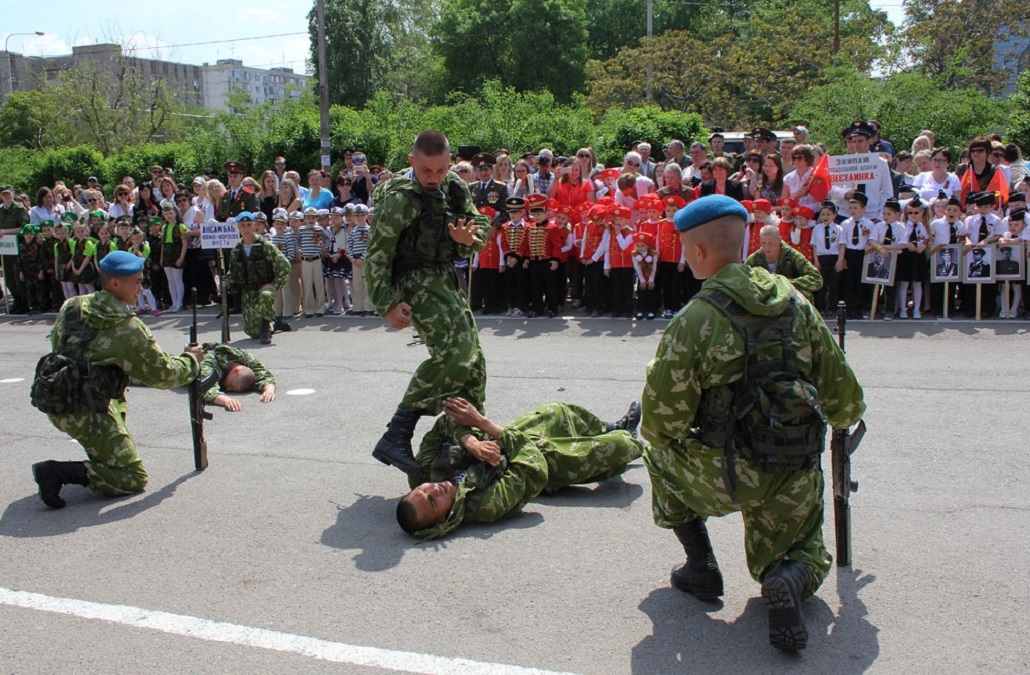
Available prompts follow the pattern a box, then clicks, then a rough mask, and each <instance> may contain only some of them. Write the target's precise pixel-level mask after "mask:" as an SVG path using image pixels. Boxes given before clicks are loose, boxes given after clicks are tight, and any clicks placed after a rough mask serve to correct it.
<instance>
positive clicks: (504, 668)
mask: <svg viewBox="0 0 1030 675" xmlns="http://www.w3.org/2000/svg"><path fill="white" fill-rule="evenodd" d="M0 605H8V606H10V607H21V608H23V609H36V610H39V611H42V612H53V613H55V614H66V615H69V616H75V617H79V618H82V619H99V620H101V621H110V622H112V623H118V624H122V625H124V626H133V627H135V628H146V629H148V630H156V631H160V632H162V633H169V634H171V635H182V636H185V637H191V638H197V639H199V640H207V641H209V642H225V643H229V644H237V645H243V646H245V647H257V648H259V649H268V650H271V651H276V652H287V653H290V654H297V655H300V656H307V657H311V658H314V659H319V660H322V661H330V662H332V663H347V664H353V665H356V666H368V667H370V668H385V669H387V670H395V671H399V672H402V673H431V674H433V675H436V674H439V675H466V674H476V673H482V674H483V675H570V674H568V673H556V672H555V671H550V670H537V669H535V668H522V667H520V666H510V665H506V664H503V663H483V662H479V661H470V660H468V659H458V658H450V657H447V656H436V655H433V654H418V653H416V652H401V651H394V650H392V649H380V648H378V647H361V646H358V645H348V644H343V643H342V642H330V641H328V640H320V639H318V638H311V637H305V636H303V635H292V634H290V633H279V632H277V631H274V630H267V629H265V628H254V627H251V626H240V625H238V624H234V623H225V622H223V621H211V620H209V619H198V618H197V617H193V616H184V615H182V614H170V613H168V612H159V611H154V610H149V609H143V608H141V607H131V606H129V605H107V604H102V603H99V602H88V601H86V600H74V599H71V598H55V597H51V596H48V595H41V594H39V593H28V592H26V591H12V590H10V589H7V588H0Z"/></svg>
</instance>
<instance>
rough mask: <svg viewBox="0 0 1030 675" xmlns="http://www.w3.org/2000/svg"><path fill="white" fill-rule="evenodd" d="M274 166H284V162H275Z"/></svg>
mask: <svg viewBox="0 0 1030 675" xmlns="http://www.w3.org/2000/svg"><path fill="white" fill-rule="evenodd" d="M275 165H276V166H286V162H276V163H275Z"/></svg>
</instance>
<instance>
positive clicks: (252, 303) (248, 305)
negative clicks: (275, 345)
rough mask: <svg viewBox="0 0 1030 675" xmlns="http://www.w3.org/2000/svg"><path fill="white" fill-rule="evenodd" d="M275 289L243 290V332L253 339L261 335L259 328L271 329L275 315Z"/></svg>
mask: <svg viewBox="0 0 1030 675" xmlns="http://www.w3.org/2000/svg"><path fill="white" fill-rule="evenodd" d="M278 294H279V292H278V290H275V291H243V295H242V297H243V332H244V333H246V334H247V336H248V337H252V338H254V339H255V340H256V339H257V338H259V337H261V329H262V328H268V329H269V331H271V328H272V327H271V323H272V318H273V317H274V316H275V298H276V296H277V295H278Z"/></svg>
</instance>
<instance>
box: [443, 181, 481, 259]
mask: <svg viewBox="0 0 1030 675" xmlns="http://www.w3.org/2000/svg"><path fill="white" fill-rule="evenodd" d="M448 175H449V176H450V174H448ZM454 180H455V181H457V182H458V183H459V184H460V185H461V187H462V189H463V190H464V191H465V211H464V212H463V213H459V214H458V217H459V218H463V219H464V220H465V221H466V222H468V221H469V220H471V221H472V222H474V223H475V224H476V227H477V229H476V230H475V231H474V232H473V234H474V235H475V236H476V239H478V240H479V241H477V242H473V244H472V245H471V246H465V245H464V244H458V254H459V255H460V256H461V257H463V258H471V257H472V256H473V255H475V254H476V253H478V252H479V251H482V250H483V248H484V247H485V246H486V231H487V230H488V229H490V219H489V218H487V217H486V216H484V215H483V214H482V213H480V212H479V211H478V210H477V209H476V205H475V203H474V202H473V201H472V192H471V191H469V187H468V185H467V184H466V183H465V181H463V180H461V179H460V178H458V177H457V174H454Z"/></svg>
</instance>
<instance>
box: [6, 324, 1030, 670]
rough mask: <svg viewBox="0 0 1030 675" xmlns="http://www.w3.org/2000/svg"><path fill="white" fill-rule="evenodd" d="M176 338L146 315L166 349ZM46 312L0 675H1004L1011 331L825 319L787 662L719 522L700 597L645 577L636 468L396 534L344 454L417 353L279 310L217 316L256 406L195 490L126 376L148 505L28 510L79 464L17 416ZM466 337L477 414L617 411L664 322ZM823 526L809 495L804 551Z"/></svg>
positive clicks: (1020, 411) (1012, 644)
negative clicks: (820, 456) (809, 552)
mask: <svg viewBox="0 0 1030 675" xmlns="http://www.w3.org/2000/svg"><path fill="white" fill-rule="evenodd" d="M187 319H188V316H187V315H186V314H175V315H164V316H161V317H158V318H150V317H148V318H147V319H146V322H147V324H148V325H149V326H150V327H151V328H152V329H153V331H154V333H155V335H156V337H157V339H158V341H159V342H160V343H161V344H162V345H163V346H164V347H165V348H166V349H169V350H178V349H180V348H181V347H182V345H183V344H184V343H185V342H186V338H187V329H188V323H187ZM201 319H202V320H201V327H200V328H201V340H208V341H214V340H217V339H218V335H219V328H218V326H219V324H218V321H217V320H216V319H215V316H214V313H213V312H212V311H210V310H205V311H204V312H203V316H202V317H201ZM52 321H53V317H52V316H49V317H47V316H42V317H31V318H30V317H2V318H0V336H2V337H0V397H2V399H3V400H4V401H5V402H6V405H5V408H4V413H3V424H2V427H0V439H2V440H0V445H2V447H3V449H4V450H3V452H2V453H0V511H2V512H0V635H2V636H3V639H2V640H0V672H3V673H77V674H78V673H82V674H85V673H112V672H117V673H153V674H161V673H168V674H174V675H179V674H181V673H209V672H210V673H248V674H250V673H380V672H382V673H386V672H398V671H400V672H419V673H423V672H424V673H445V672H446V673H471V672H484V673H504V672H510V673H527V672H544V671H547V672H572V673H599V674H607V673H638V674H650V673H725V674H731V673H733V674H735V673H775V672H791V673H831V672H832V673H843V674H848V673H861V672H884V673H906V674H912V673H935V674H936V673H971V672H978V673H1016V672H1028V671H1030V641H1028V640H1027V635H1028V634H1030V625H1028V624H1030V622H1028V619H1027V614H1026V607H1027V604H1028V601H1030V589H1028V585H1027V582H1026V572H1027V561H1028V560H1030V536H1028V535H1030V532H1028V529H1030V527H1028V523H1030V519H1028V511H1030V496H1028V495H1030V489H1028V488H1030V480H1028V479H1030V469H1028V465H1030V462H1028V460H1027V455H1026V452H1025V450H1026V446H1025V439H1026V438H1027V436H1028V431H1030V430H1028V426H1030V425H1028V422H1027V416H1026V413H1025V410H1024V408H1025V407H1026V405H1027V370H1026V366H1025V365H1024V363H1025V360H1026V357H1027V356H1028V355H1030V350H1028V343H1027V335H1026V333H1027V328H1028V327H1030V322H1023V321H990V322H983V323H980V324H973V323H971V322H960V321H948V322H943V321H942V322H935V321H930V320H924V321H920V322H914V321H894V322H891V323H888V324H885V323H883V322H876V323H873V322H868V321H856V322H851V323H850V324H849V332H848V340H847V349H848V357H849V359H850V361H851V363H852V365H853V366H854V368H855V369H856V371H857V373H858V375H859V378H860V380H861V382H862V384H863V385H864V387H865V394H866V401H867V403H868V407H869V410H868V413H867V415H866V418H865V419H866V422H867V424H868V428H869V430H868V433H867V434H866V437H865V440H864V441H863V444H862V447H861V448H860V450H859V452H858V454H857V455H856V456H855V459H854V468H853V471H854V478H855V479H856V480H858V481H859V483H860V489H859V491H858V493H857V494H855V495H853V498H852V520H853V526H854V539H853V545H854V563H853V565H852V566H851V567H849V568H838V567H834V569H833V571H832V572H831V574H830V576H829V578H828V579H827V580H826V583H825V584H824V585H823V586H822V588H821V589H820V591H819V593H818V594H817V595H816V596H815V597H814V598H813V599H812V600H811V601H810V602H808V603H807V604H806V606H805V612H806V617H807V619H808V625H809V630H810V634H811V637H810V640H809V646H808V649H806V650H805V651H804V652H802V653H800V654H798V655H786V654H782V653H779V652H777V651H776V650H775V649H773V648H771V647H770V646H769V645H768V643H767V640H766V613H765V609H764V606H763V604H762V601H761V597H760V588H759V585H758V584H757V583H756V582H754V581H753V580H752V579H751V578H750V577H749V576H748V573H747V570H746V567H745V564H744V555H743V532H742V527H741V521H740V518H739V517H738V516H730V517H726V518H721V519H713V520H711V521H709V528H710V531H711V534H712V539H713V542H714V546H715V551H716V554H717V556H718V558H719V561H720V564H721V566H722V568H723V572H724V575H725V578H726V596H725V599H724V602H723V603H720V604H716V605H706V604H703V603H700V602H697V601H696V600H694V599H693V598H692V597H690V596H686V595H684V594H682V593H680V592H679V591H677V590H675V589H673V588H671V587H670V585H669V572H670V570H671V568H672V567H673V566H674V565H675V564H677V563H679V562H681V561H682V558H683V554H682V549H681V548H680V547H679V544H678V542H677V541H676V539H675V537H674V536H673V534H672V533H671V532H668V531H665V530H661V529H659V528H658V527H656V526H655V525H654V524H653V522H652V520H651V509H650V498H651V489H650V483H649V481H648V476H647V471H646V470H645V469H644V467H643V464H642V463H641V462H640V461H639V460H638V461H637V462H635V463H634V464H633V465H632V466H631V468H630V470H629V471H628V472H627V473H626V474H624V475H623V476H622V477H620V478H617V479H614V480H611V481H608V482H606V483H603V484H600V485H593V486H585V487H576V488H572V489H568V490H565V491H563V492H561V493H558V494H556V495H552V496H548V497H543V498H540V499H538V500H536V501H535V502H534V503H532V504H531V505H529V506H528V507H527V508H526V509H525V511H524V512H523V513H522V514H521V515H518V516H516V517H514V518H512V519H510V520H507V521H504V522H502V523H498V524H494V525H475V526H466V527H462V528H460V529H459V530H458V531H457V532H455V533H454V534H452V535H451V536H449V537H447V538H445V539H442V540H439V541H433V542H427V543H417V542H416V541H414V540H413V539H411V538H410V537H409V536H407V535H406V534H404V533H403V532H402V531H401V530H400V529H399V528H398V527H397V525H396V522H395V520H394V509H395V506H396V502H397V499H398V497H400V496H401V495H402V494H404V492H405V491H406V482H405V480H404V476H403V475H402V474H401V473H400V472H399V471H397V470H396V469H393V468H390V467H386V466H384V465H382V464H380V463H379V462H377V461H375V460H374V459H373V458H372V457H371V455H370V451H371V448H372V446H373V445H374V443H375V441H376V439H377V438H378V437H379V435H380V434H381V433H382V431H383V429H384V426H385V424H386V422H387V421H388V419H389V417H390V414H391V413H392V411H393V409H394V408H395V406H396V403H397V401H398V400H399V399H400V396H401V394H402V392H403V389H404V387H405V385H406V383H407V380H408V378H409V377H410V374H411V373H412V372H413V370H414V369H415V367H416V366H417V365H418V363H419V362H420V361H421V360H422V359H423V358H425V355H426V351H425V347H424V346H421V345H417V344H416V345H413V346H409V343H410V342H411V341H412V333H411V332H410V331H403V332H396V331H391V330H387V329H386V328H385V326H384V324H383V322H381V321H380V320H377V319H371V318H369V319H358V318H351V317H324V318H321V319H302V320H298V321H295V322H294V325H295V327H296V328H297V330H295V331H294V332H292V333H288V334H277V335H276V336H275V338H274V342H273V344H272V345H270V346H262V345H260V344H258V343H257V341H254V340H249V339H246V338H245V337H244V336H243V333H242V327H241V325H240V321H239V317H233V337H234V338H237V339H235V340H234V341H233V343H234V344H236V345H237V346H242V347H244V348H246V349H252V350H253V351H254V353H255V354H257V355H258V356H259V358H261V359H262V360H263V361H264V363H265V364H266V365H267V366H268V367H269V368H270V369H271V370H272V371H273V372H274V373H275V375H276V377H277V379H278V397H277V400H276V401H274V402H272V403H268V404H262V403H260V402H259V401H258V397H257V395H254V394H250V395H245V396H243V397H242V400H243V410H242V411H241V412H239V413H227V412H225V411H224V410H221V409H215V410H214V419H213V420H212V421H210V422H208V423H207V426H206V436H207V440H208V445H209V448H210V463H211V464H210V467H209V468H208V469H207V470H206V471H204V472H195V471H193V464H192V452H191V445H190V430H189V420H188V409H187V401H186V395H185V392H184V391H183V390H173V391H157V390H151V389H147V388H143V387H132V388H131V389H130V391H129V393H128V399H129V417H128V425H129V428H130V430H131V431H132V433H133V434H134V436H135V439H136V442H137V445H138V446H139V448H140V454H141V456H142V458H143V460H144V462H145V464H146V467H147V470H148V472H149V474H150V484H149V486H148V488H147V491H146V492H144V493H142V494H140V495H135V496H132V497H126V498H121V499H113V500H109V499H102V498H99V497H96V496H94V495H93V494H92V493H90V492H88V491H86V490H85V489H82V488H79V487H77V486H68V487H65V488H64V490H63V492H62V496H64V497H65V498H66V499H67V501H68V506H67V508H65V509H63V510H60V511H51V510H49V509H47V508H46V507H45V506H44V505H43V504H42V503H41V502H40V501H39V498H38V496H37V494H36V486H35V484H34V483H33V481H32V476H31V472H30V466H31V464H32V463H33V462H36V461H39V460H41V459H47V458H50V459H59V460H75V459H80V458H81V457H83V454H82V450H81V448H79V447H78V446H77V445H76V444H75V443H73V442H70V441H69V439H68V438H67V437H65V436H63V435H62V434H61V433H59V432H58V431H57V430H56V429H55V428H54V427H53V426H52V425H51V424H50V423H49V422H48V420H47V419H46V417H45V416H44V415H43V414H42V413H39V412H38V411H36V410H35V409H34V408H32V407H31V406H30V404H29V397H28V388H29V383H30V381H31V378H32V373H33V369H34V366H35V364H36V361H37V359H38V358H39V357H40V356H41V355H43V354H44V353H45V352H46V351H48V348H49V343H48V342H47V341H46V336H47V333H48V332H49V330H50V325H51V324H52ZM479 325H480V329H481V339H482V343H483V348H484V351H485V353H486V357H487V367H488V374H489V385H488V394H487V408H488V410H487V412H488V414H490V416H491V417H492V418H493V419H495V421H498V422H501V423H504V422H506V421H508V420H510V419H512V418H513V417H515V416H516V415H518V414H520V413H522V412H525V411H526V410H529V409H531V408H533V407H535V406H536V405H539V404H542V403H546V402H550V401H554V400H560V401H567V402H572V403H577V404H581V405H583V406H585V407H587V408H589V409H591V410H593V411H594V412H596V413H597V414H599V415H600V416H601V417H603V418H608V419H612V420H614V419H617V418H618V417H620V416H621V415H622V414H623V413H624V412H625V409H626V407H627V406H628V404H629V403H630V401H632V400H633V399H635V398H639V396H640V392H641V389H642V385H643V375H644V368H645V366H646V365H647V363H648V361H649V360H650V359H651V357H652V356H653V355H654V352H655V348H656V346H657V343H658V339H659V337H660V335H661V330H662V328H663V327H664V325H665V322H663V321H661V320H657V321H645V322H642V323H639V324H638V323H635V322H631V321H627V320H616V319H610V318H609V319H578V318H568V319H565V320H562V319H553V320H552V319H533V320H527V319H518V320H515V319H499V318H489V317H483V318H481V319H480V320H479ZM239 338H243V339H239ZM428 426H429V422H428V421H425V420H424V421H422V422H421V423H420V427H419V433H421V432H422V431H424V430H426V429H428ZM832 517H833V514H832V500H831V503H829V504H827V510H826V518H827V525H826V537H827V540H828V544H829V546H830V548H831V550H832V547H833V527H832Z"/></svg>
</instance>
